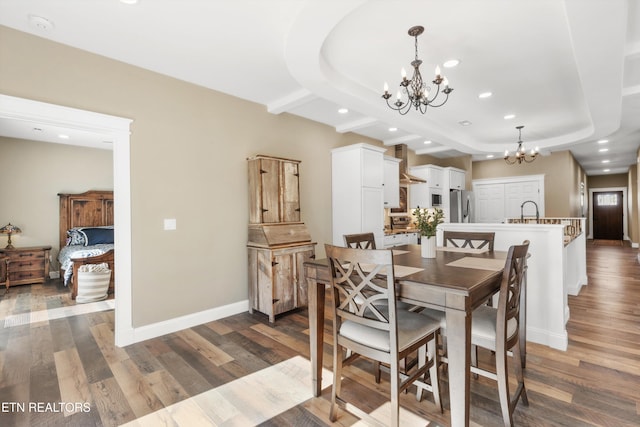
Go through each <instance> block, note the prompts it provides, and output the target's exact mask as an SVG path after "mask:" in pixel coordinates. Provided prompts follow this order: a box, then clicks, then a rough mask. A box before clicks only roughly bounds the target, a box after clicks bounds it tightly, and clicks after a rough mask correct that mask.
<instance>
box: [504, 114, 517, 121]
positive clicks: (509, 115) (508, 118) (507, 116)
mask: <svg viewBox="0 0 640 427" xmlns="http://www.w3.org/2000/svg"><path fill="white" fill-rule="evenodd" d="M515 117H516V115H515V114H507V115H506V116H504V119H505V120H511V119H514V118H515Z"/></svg>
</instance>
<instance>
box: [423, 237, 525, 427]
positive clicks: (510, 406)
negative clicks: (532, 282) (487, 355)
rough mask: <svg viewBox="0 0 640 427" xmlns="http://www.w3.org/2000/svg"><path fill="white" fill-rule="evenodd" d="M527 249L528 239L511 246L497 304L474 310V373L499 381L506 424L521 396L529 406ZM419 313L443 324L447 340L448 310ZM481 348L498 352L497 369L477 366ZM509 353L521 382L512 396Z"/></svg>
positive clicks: (472, 353)
mask: <svg viewBox="0 0 640 427" xmlns="http://www.w3.org/2000/svg"><path fill="white" fill-rule="evenodd" d="M528 250H529V241H528V240H525V241H524V242H523V243H522V244H521V245H514V246H511V247H510V248H509V251H508V253H507V258H506V260H505V266H504V270H503V273H502V276H501V278H500V290H499V291H498V304H497V307H491V306H488V305H481V306H480V307H478V308H476V309H475V310H474V311H473V314H472V318H471V345H472V350H471V365H472V366H471V372H473V373H474V374H478V375H482V376H484V377H487V378H491V379H493V380H495V381H497V383H498V394H499V396H500V406H501V408H502V415H503V421H504V424H505V426H512V425H513V410H514V409H515V407H516V404H517V402H518V399H520V398H522V403H523V404H524V405H525V406H528V405H529V400H528V398H527V393H526V389H525V385H524V375H523V369H524V367H525V361H526V360H525V347H524V345H523V344H524V343H523V342H521V339H524V336H521V334H523V332H524V330H525V326H526V325H523V324H522V323H521V322H525V321H526V320H525V318H524V316H521V313H520V310H525V308H524V307H522V306H523V305H524V304H526V301H525V300H524V298H522V297H523V295H524V294H525V292H526V290H525V289H524V288H523V285H526V281H525V280H526V272H527V258H528V256H529V254H528ZM420 314H422V315H424V316H426V317H429V318H431V319H433V320H436V321H438V322H439V323H440V329H441V330H440V336H441V341H442V342H443V343H446V334H447V328H446V319H445V313H444V312H443V311H439V310H436V309H432V308H425V309H424V310H423V311H422V312H420ZM478 347H483V348H486V349H489V350H491V351H492V352H493V353H494V354H495V360H496V371H495V372H491V371H488V370H484V369H480V368H478V367H477V360H478V356H477V348H478ZM442 350H443V351H444V353H445V357H443V358H442V360H443V362H444V363H446V360H447V359H446V345H444V346H443V347H442ZM508 355H513V356H514V363H513V366H514V371H515V374H516V380H517V384H518V386H517V388H516V391H515V393H514V394H513V397H512V395H511V394H510V393H509V378H508V369H507V356H508Z"/></svg>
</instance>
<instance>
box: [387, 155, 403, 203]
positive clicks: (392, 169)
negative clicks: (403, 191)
mask: <svg viewBox="0 0 640 427" xmlns="http://www.w3.org/2000/svg"><path fill="white" fill-rule="evenodd" d="M401 161H402V160H400V159H397V158H395V157H389V156H385V157H384V207H385V208H399V207H400V162H401Z"/></svg>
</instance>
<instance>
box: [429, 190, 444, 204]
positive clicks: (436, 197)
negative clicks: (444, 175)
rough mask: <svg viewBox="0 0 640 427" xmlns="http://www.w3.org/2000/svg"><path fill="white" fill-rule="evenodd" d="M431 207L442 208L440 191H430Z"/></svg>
mask: <svg viewBox="0 0 640 427" xmlns="http://www.w3.org/2000/svg"><path fill="white" fill-rule="evenodd" d="M430 193H431V206H442V193H441V192H440V190H435V189H431V191H430Z"/></svg>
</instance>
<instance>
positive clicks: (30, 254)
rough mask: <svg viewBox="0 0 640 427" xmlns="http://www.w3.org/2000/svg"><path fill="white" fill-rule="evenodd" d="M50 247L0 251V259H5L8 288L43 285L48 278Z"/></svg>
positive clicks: (6, 284)
mask: <svg viewBox="0 0 640 427" xmlns="http://www.w3.org/2000/svg"><path fill="white" fill-rule="evenodd" d="M50 251H51V246H32V247H29V248H12V249H0V258H2V257H6V267H7V268H6V282H5V286H6V287H7V289H8V288H9V286H16V285H29V284H33V283H44V282H46V281H47V279H48V278H49V252H50Z"/></svg>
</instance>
